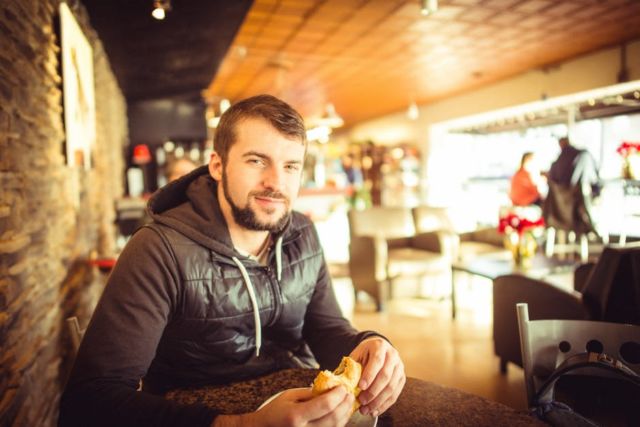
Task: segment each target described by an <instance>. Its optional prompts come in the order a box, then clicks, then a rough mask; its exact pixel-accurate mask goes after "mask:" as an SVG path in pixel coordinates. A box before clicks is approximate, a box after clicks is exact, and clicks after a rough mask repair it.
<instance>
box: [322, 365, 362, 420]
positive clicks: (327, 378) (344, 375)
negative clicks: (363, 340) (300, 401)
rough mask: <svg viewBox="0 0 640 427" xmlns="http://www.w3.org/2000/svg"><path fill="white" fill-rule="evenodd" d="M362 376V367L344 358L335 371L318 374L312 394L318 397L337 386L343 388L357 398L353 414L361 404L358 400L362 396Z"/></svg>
mask: <svg viewBox="0 0 640 427" xmlns="http://www.w3.org/2000/svg"><path fill="white" fill-rule="evenodd" d="M360 375H362V365H361V364H360V363H358V362H356V361H355V360H353V359H352V358H350V357H348V356H347V357H343V358H342V361H341V362H340V365H339V366H338V367H337V368H336V369H335V371H333V372H331V371H326V370H325V371H321V372H320V373H319V374H318V376H317V377H316V378H315V380H313V387H312V392H313V394H314V395H315V396H317V395H319V394H322V393H324V392H326V391H329V390H331V389H332V388H334V387H336V386H343V387H344V388H346V389H347V391H348V392H349V393H351V394H353V397H355V398H356V399H355V401H354V402H353V409H352V411H351V413H352V414H353V413H354V412H355V411H357V410H358V408H359V407H360V402H358V399H357V397H358V395H359V394H360V389H359V388H358V382H360Z"/></svg>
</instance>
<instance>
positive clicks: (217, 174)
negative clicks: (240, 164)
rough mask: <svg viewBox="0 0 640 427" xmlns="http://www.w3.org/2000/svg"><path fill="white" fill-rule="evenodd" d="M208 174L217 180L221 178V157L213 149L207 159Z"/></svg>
mask: <svg viewBox="0 0 640 427" xmlns="http://www.w3.org/2000/svg"><path fill="white" fill-rule="evenodd" d="M209 175H211V178H213V179H215V180H216V181H218V182H219V181H221V180H222V159H221V158H220V155H218V153H216V152H215V151H214V152H213V153H211V159H209Z"/></svg>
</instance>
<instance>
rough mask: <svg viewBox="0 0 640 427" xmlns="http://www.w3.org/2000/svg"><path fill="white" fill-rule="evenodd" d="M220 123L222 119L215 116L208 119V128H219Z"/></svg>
mask: <svg viewBox="0 0 640 427" xmlns="http://www.w3.org/2000/svg"><path fill="white" fill-rule="evenodd" d="M218 123H220V117H217V116H214V117H210V118H209V119H207V126H209V127H210V128H217V127H218Z"/></svg>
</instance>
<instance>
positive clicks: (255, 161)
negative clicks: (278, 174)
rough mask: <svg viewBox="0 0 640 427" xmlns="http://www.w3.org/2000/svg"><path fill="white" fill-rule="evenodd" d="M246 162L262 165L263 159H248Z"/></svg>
mask: <svg viewBox="0 0 640 427" xmlns="http://www.w3.org/2000/svg"><path fill="white" fill-rule="evenodd" d="M247 162H248V163H250V164H252V165H264V161H263V160H262V159H249V160H247Z"/></svg>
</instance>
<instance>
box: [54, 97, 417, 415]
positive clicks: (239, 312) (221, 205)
mask: <svg viewBox="0 0 640 427" xmlns="http://www.w3.org/2000/svg"><path fill="white" fill-rule="evenodd" d="M306 145H307V141H306V132H305V127H304V123H303V121H302V118H301V117H300V115H299V114H298V113H297V112H296V111H295V110H293V109H292V108H291V107H290V106H289V105H288V104H286V103H284V102H282V101H280V100H278V99H276V98H274V97H272V96H269V95H261V96H256V97H253V98H249V99H246V100H244V101H241V102H239V103H237V104H235V105H234V106H232V107H231V108H229V109H228V110H227V111H226V112H225V113H224V114H223V116H222V117H221V120H220V123H219V126H218V128H217V130H216V136H215V147H214V148H215V153H214V154H213V155H212V156H211V160H210V162H209V165H208V167H207V166H203V167H201V168H200V169H198V171H197V172H196V171H194V172H192V173H191V174H189V175H188V176H186V177H184V178H182V179H180V180H177V181H174V182H173V183H172V184H171V185H167V186H166V187H163V188H161V189H160V190H159V191H158V192H157V193H156V194H155V195H154V196H153V197H152V199H151V200H150V201H149V211H150V213H151V216H152V218H153V221H154V222H153V223H152V224H151V225H149V226H146V227H144V228H143V229H141V230H140V231H138V232H137V233H136V234H135V235H134V236H133V237H132V238H131V240H130V241H129V243H128V244H127V246H126V247H125V249H124V251H123V252H122V254H121V255H120V257H119V259H118V263H117V264H116V266H115V268H114V270H113V271H112V273H111V275H110V277H109V282H108V284H107V286H106V288H105V291H104V294H103V295H102V298H101V300H100V302H99V304H98V306H97V308H96V311H95V312H94V315H93V317H92V319H91V322H90V324H89V327H88V328H87V331H86V333H85V335H84V338H83V341H82V344H81V346H80V349H79V351H78V355H77V358H76V362H75V365H74V368H73V371H72V373H71V377H70V379H69V382H68V384H67V386H66V389H65V392H64V394H63V397H62V401H61V415H60V422H59V424H60V425H61V426H75V425H109V426H115V425H117V426H122V425H150V426H164V425H180V426H184V425H189V426H210V425H213V426H227V425H251V426H254V425H255V426H263V425H265V426H266V425H282V424H284V423H285V420H289V421H290V420H292V419H295V420H299V422H300V424H301V425H318V426H322V425H327V426H329V425H344V424H345V423H346V422H347V420H348V418H349V415H350V411H351V407H352V403H353V397H352V395H351V394H348V393H347V392H346V391H345V390H344V388H343V387H337V388H335V389H333V390H331V391H330V392H328V393H325V394H322V395H320V396H317V397H313V396H312V395H311V392H310V391H309V390H307V389H304V390H300V389H298V390H289V391H285V392H284V393H282V394H281V395H280V396H279V397H277V398H276V399H274V400H273V401H272V402H271V403H269V404H267V405H266V406H265V407H263V408H262V409H260V410H259V411H257V412H255V413H250V414H242V415H234V416H230V415H220V414H219V413H218V412H217V411H216V410H214V409H209V408H203V407H196V406H178V405H176V404H175V403H173V402H168V401H166V400H165V399H164V398H163V397H162V394H163V393H164V392H166V391H167V390H169V389H171V388H176V387H184V386H202V385H206V384H224V383H229V382H232V381H241V380H245V379H249V378H252V377H257V376H261V375H265V374H268V373H270V372H274V371H276V370H280V369H285V368H291V367H314V366H315V362H316V361H317V362H319V365H320V366H321V367H322V368H330V369H332V368H334V367H335V366H337V365H338V362H339V361H340V359H341V357H342V356H343V355H347V354H349V355H350V356H351V357H352V358H354V359H356V360H357V361H359V362H360V363H362V364H363V373H362V377H361V380H360V383H359V387H360V388H361V389H362V390H363V391H362V393H361V394H360V396H359V397H358V400H359V401H360V403H361V404H362V405H363V406H362V407H361V412H362V413H364V414H372V415H377V414H380V413H382V412H384V411H385V410H386V409H387V408H389V406H391V405H392V404H393V403H394V402H395V401H396V399H397V397H398V395H399V394H400V391H401V390H402V388H403V386H404V383H405V374H404V367H403V364H402V361H401V359H400V357H399V355H398V352H397V351H396V350H395V349H394V348H393V347H392V346H391V345H390V344H389V343H388V342H387V341H386V340H385V339H383V338H382V337H381V336H380V335H378V334H376V333H374V332H371V331H368V332H357V331H356V330H355V329H354V328H353V327H352V326H351V325H350V324H349V322H348V321H347V320H346V319H344V317H342V315H341V314H340V310H339V307H338V305H337V302H336V299H335V295H334V293H333V289H332V286H331V279H330V277H329V273H328V271H327V266H326V263H325V261H324V256H323V254H322V249H321V247H320V244H319V241H318V236H317V234H316V231H315V228H314V226H313V224H312V223H311V222H310V220H309V219H307V218H306V217H305V216H303V215H301V214H299V213H297V212H293V211H292V210H291V206H292V205H293V202H294V201H295V199H296V196H297V194H298V190H299V187H300V183H301V173H302V165H303V161H304V156H305V152H306ZM141 378H142V379H143V389H142V391H140V392H137V391H136V388H137V386H138V383H139V380H140V379H141Z"/></svg>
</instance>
